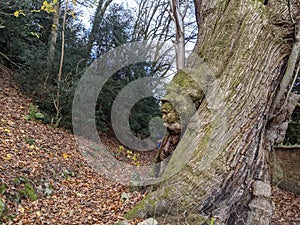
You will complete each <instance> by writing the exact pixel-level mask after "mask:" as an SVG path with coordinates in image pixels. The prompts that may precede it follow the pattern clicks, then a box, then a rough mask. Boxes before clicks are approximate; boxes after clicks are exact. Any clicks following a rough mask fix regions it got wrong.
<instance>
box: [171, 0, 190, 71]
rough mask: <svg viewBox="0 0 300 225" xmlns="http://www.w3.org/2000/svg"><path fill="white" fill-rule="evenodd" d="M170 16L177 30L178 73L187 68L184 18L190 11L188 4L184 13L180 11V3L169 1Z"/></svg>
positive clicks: (174, 0)
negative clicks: (188, 10)
mask: <svg viewBox="0 0 300 225" xmlns="http://www.w3.org/2000/svg"><path fill="white" fill-rule="evenodd" d="M169 4H170V8H171V10H170V16H171V17H172V19H173V21H174V23H175V28H176V43H175V44H176V66H177V71H179V70H181V69H182V68H183V67H184V66H185V34H184V17H185V14H186V11H187V9H188V3H187V1H185V5H184V10H183V12H181V11H180V6H179V1H177V0H169Z"/></svg>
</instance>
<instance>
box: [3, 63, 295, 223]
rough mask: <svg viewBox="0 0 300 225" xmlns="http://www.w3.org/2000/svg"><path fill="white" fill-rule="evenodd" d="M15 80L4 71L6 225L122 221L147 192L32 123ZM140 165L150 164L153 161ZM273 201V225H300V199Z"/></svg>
mask: <svg viewBox="0 0 300 225" xmlns="http://www.w3.org/2000/svg"><path fill="white" fill-rule="evenodd" d="M14 76H15V75H14V73H13V72H12V71H10V70H8V69H6V68H4V67H1V66H0V109H1V110H0V200H2V201H3V202H5V203H6V205H7V206H8V213H7V215H6V216H5V217H4V218H2V220H3V221H2V223H3V224H18V225H22V224H114V223H115V222H116V221H121V220H122V219H123V217H122V215H123V214H124V213H126V212H128V211H129V210H130V209H131V208H132V207H133V206H134V205H135V204H136V203H138V202H139V201H140V200H141V199H142V198H143V197H144V196H145V194H146V193H141V192H130V190H129V188H128V187H126V186H123V185H120V184H118V183H114V182H112V181H109V180H108V179H106V178H104V177H102V176H101V175H99V174H98V173H97V172H96V171H95V170H93V169H92V168H91V167H90V166H89V165H88V164H87V163H86V161H85V160H84V157H83V156H82V155H81V154H80V152H79V150H78V149H77V146H76V142H75V140H74V137H73V135H72V133H71V132H70V131H68V130H64V129H61V128H53V127H51V126H50V125H45V124H42V123H41V122H38V121H36V120H32V119H28V118H27V119H26V116H28V115H29V114H30V105H31V104H32V101H31V99H29V98H28V97H26V96H25V95H24V94H23V93H22V92H21V91H20V89H19V87H18V86H17V85H16V84H15V83H14V81H13V79H12V78H13V77H14ZM102 140H104V143H105V144H107V146H108V147H109V148H110V149H111V150H113V151H114V150H116V149H117V148H118V147H119V146H120V144H119V143H118V142H117V140H116V139H114V138H111V137H109V136H104V137H103V139H102ZM139 160H140V161H141V163H147V161H148V162H149V157H143V156H141V157H140V158H139ZM143 161H144V162H143ZM124 193H130V198H129V199H128V200H126V201H125V200H122V199H121V198H122V195H123V194H124ZM273 201H274V204H275V207H276V209H275V214H274V216H273V223H272V224H274V225H293V224H295V225H296V224H300V196H297V195H295V194H292V193H289V192H285V191H282V190H280V189H278V188H276V187H273ZM139 221H140V220H138V219H137V220H135V221H129V222H130V223H131V224H137V222H139ZM0 224H1V218H0Z"/></svg>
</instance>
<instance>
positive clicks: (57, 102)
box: [54, 0, 69, 126]
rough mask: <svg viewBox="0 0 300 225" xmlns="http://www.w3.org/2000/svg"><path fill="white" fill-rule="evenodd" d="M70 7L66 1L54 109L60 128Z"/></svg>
mask: <svg viewBox="0 0 300 225" xmlns="http://www.w3.org/2000/svg"><path fill="white" fill-rule="evenodd" d="M68 5H69V0H66V7H65V12H64V17H63V23H62V31H61V56H60V63H59V71H58V75H57V92H56V99H55V100H54V107H55V109H56V118H55V126H58V125H59V123H60V120H61V119H62V114H61V107H62V106H61V103H60V94H61V76H62V70H63V63H64V56H65V29H66V20H67V13H68Z"/></svg>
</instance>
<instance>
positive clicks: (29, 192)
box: [19, 183, 38, 201]
mask: <svg viewBox="0 0 300 225" xmlns="http://www.w3.org/2000/svg"><path fill="white" fill-rule="evenodd" d="M19 194H20V195H21V197H24V198H28V199H30V200H32V201H36V200H37V199H38V197H37V195H36V193H35V190H34V188H33V187H32V185H31V184H29V183H26V184H24V188H23V189H21V190H19Z"/></svg>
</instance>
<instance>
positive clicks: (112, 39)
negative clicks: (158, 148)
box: [0, 0, 161, 137]
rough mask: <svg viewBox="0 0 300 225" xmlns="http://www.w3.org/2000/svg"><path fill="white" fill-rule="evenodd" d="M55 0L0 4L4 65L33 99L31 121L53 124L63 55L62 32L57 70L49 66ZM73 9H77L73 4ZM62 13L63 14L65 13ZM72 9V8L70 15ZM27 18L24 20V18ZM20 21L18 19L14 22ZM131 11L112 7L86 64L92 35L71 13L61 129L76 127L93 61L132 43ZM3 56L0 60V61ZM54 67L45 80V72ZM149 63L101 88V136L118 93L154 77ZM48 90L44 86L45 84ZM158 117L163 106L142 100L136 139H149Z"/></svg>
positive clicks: (135, 115)
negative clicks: (79, 90)
mask: <svg viewBox="0 0 300 225" xmlns="http://www.w3.org/2000/svg"><path fill="white" fill-rule="evenodd" d="M53 3H54V1H44V0H36V1H33V0H29V1H21V0H17V1H13V0H8V1H0V12H3V14H0V27H5V28H3V29H1V28H0V29H1V32H0V53H3V54H4V55H5V56H7V58H6V57H3V55H2V54H0V61H1V62H2V63H4V64H5V65H6V66H9V67H13V69H15V70H17V72H18V75H17V76H16V78H15V79H16V81H17V83H18V84H19V85H20V87H21V88H22V90H23V91H24V93H27V94H28V95H30V97H31V98H32V99H33V101H34V105H32V106H30V113H29V115H27V116H26V119H27V120H30V119H38V120H43V122H47V123H51V122H52V121H53V119H54V118H55V116H56V110H55V107H54V104H53V99H55V98H56V94H57V86H58V83H57V74H58V69H59V68H58V65H59V59H60V54H61V45H60V44H61V41H62V40H61V30H60V27H58V39H57V44H56V51H55V56H54V62H53V65H51V66H50V67H49V65H48V62H47V60H48V58H47V55H48V48H49V39H50V35H51V28H52V22H53V21H52V19H53V18H52V12H53ZM72 5H73V6H74V4H72ZM61 10H64V9H63V8H62V9H61ZM72 10H74V9H72V8H70V11H72ZM24 15H25V16H24ZM16 16H17V17H16ZM133 21H134V18H133V12H132V11H130V10H128V9H125V8H124V7H123V6H121V5H118V4H111V5H110V6H109V8H108V10H107V12H106V13H105V14H104V18H103V20H102V22H101V24H100V25H99V27H98V28H97V29H99V30H101V32H98V33H97V36H96V40H95V43H94V46H93V51H92V56H91V59H86V55H85V48H86V44H87V42H88V37H89V32H88V31H87V30H86V29H85V28H84V24H82V23H81V21H80V20H79V19H77V18H74V17H73V16H72V15H70V14H68V16H67V21H66V24H67V26H66V28H65V43H66V44H65V60H64V63H63V71H62V77H61V81H60V83H59V86H60V98H59V100H60V105H61V106H62V109H61V114H62V120H61V122H60V126H63V127H66V128H72V111H71V110H72V101H73V96H74V92H75V90H76V87H77V84H78V82H79V79H80V78H81V76H82V75H83V74H84V71H85V69H86V67H87V66H89V63H90V61H91V60H92V59H95V58H98V57H101V56H102V55H103V54H105V53H106V52H108V51H110V50H111V49H113V48H115V47H118V46H120V45H123V44H126V43H129V42H130V41H132V35H133V34H132V32H133V30H134V27H133V26H134V23H133ZM1 57H2V58H1ZM47 68H50V71H47V72H49V73H48V74H50V75H51V76H49V77H47V75H46V74H47V73H46V71H45V70H46V69H47ZM152 71H160V70H158V69H157V68H152V65H151V64H147V63H140V64H136V65H132V66H129V67H126V68H124V69H122V70H120V71H118V72H117V73H116V74H114V75H113V76H112V77H111V79H109V80H108V82H107V83H106V84H105V86H104V87H103V89H102V91H101V93H100V94H99V100H98V101H97V105H96V124H97V128H98V129H99V130H101V131H108V130H109V129H111V107H112V104H113V102H114V99H115V98H116V96H117V95H118V93H119V92H120V91H121V90H122V88H124V87H125V86H126V85H127V84H129V83H130V82H132V81H134V80H136V79H139V78H141V77H146V76H156V75H157V74H155V73H153V72H152ZM46 79H47V85H46V86H45V85H44V84H45V80H46ZM156 116H158V117H160V116H161V115H160V110H159V102H158V100H156V99H154V98H146V99H143V100H141V101H139V102H138V103H137V104H136V105H135V106H134V107H133V109H132V110H131V114H130V127H131V129H132V131H133V132H134V134H135V135H137V136H139V137H147V136H149V135H150V131H149V128H148V127H149V122H150V121H151V119H152V118H153V117H156Z"/></svg>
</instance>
